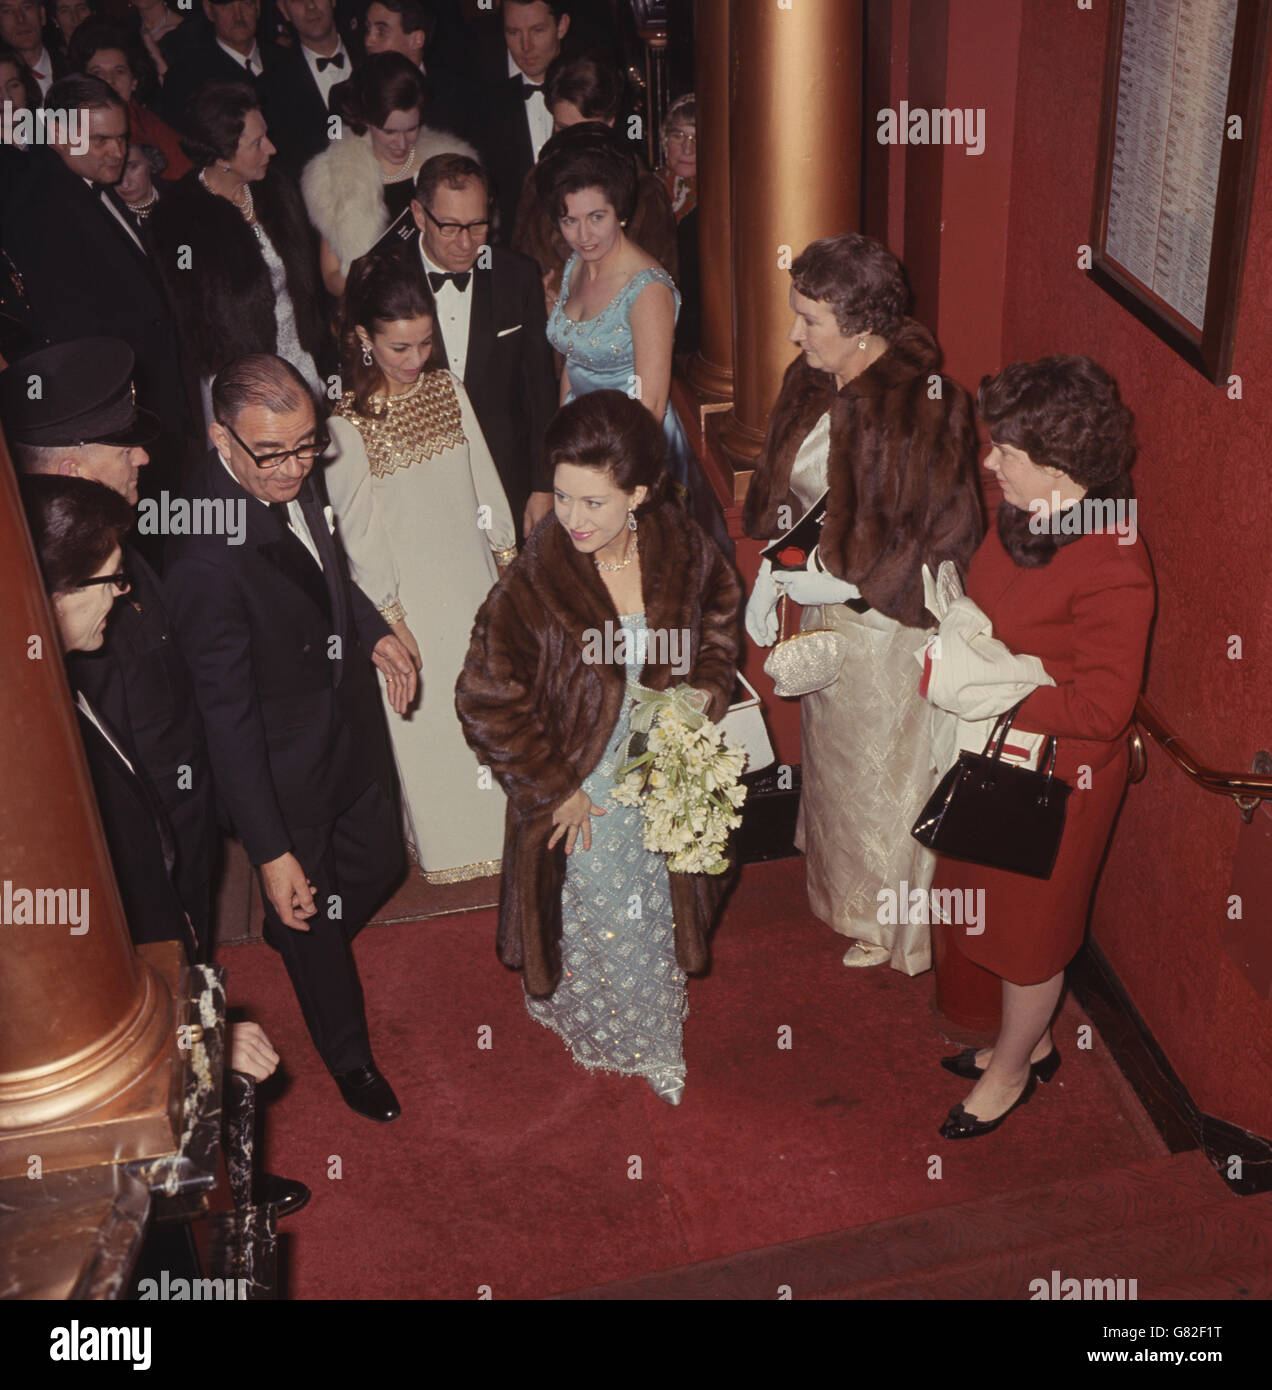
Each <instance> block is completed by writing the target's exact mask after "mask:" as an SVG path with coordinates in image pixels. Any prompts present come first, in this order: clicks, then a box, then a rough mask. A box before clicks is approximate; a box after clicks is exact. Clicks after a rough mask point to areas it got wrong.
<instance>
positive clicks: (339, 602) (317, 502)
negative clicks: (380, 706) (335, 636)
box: [300, 474, 349, 679]
mask: <svg viewBox="0 0 1272 1390" xmlns="http://www.w3.org/2000/svg"><path fill="white" fill-rule="evenodd" d="M300 509H301V511H302V512H304V514H305V523H306V525H307V526H308V527H309V534H310V535H311V536H312V537H313V538H314V545H315V546H317V548H318V554H319V555H320V556H321V557H322V575H323V578H324V579H325V580H326V582H327V584H326V587H327V605H328V610H329V612H330V613H331V630H332V632H335V633H339V635H340V639H341V641H342V642H343V641H345V640H346V639H347V638H348V636H349V632H348V628H349V608H348V603H347V602H346V596H345V589H344V583H343V575H342V573H341V570H340V554H339V552H338V551H337V549H336V539H335V536H334V535H333V534H332V531H331V528H330V527H329V526H328V525H327V518H326V515H325V514H324V512H323V509H322V501H321V499H320V497H319V496H318V493H317V490H316V488H315V486H314V481H313V475H312V474H311V475H310V476H309V477H308V478H306V479H305V482H304V485H303V486H302V487H301V489H300ZM302 548H303V546H302ZM307 558H308V559H309V565H310V568H311V569H312V568H313V567H314V564H313V557H312V556H308V557H307ZM337 679H338V677H337Z"/></svg>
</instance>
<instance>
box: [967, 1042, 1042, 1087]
mask: <svg viewBox="0 0 1272 1390" xmlns="http://www.w3.org/2000/svg"><path fill="white" fill-rule="evenodd" d="M979 1051H980V1048H979V1047H965V1048H964V1049H963V1050H962V1052H960V1053H959V1054H958V1055H957V1056H955V1057H942V1058H941V1065H942V1066H943V1067H944V1068H945V1070H946V1071H952V1072H953V1073H954V1075H955V1076H961V1077H963V1078H964V1079H965V1080H967V1081H979V1080H980V1078H981V1077H982V1076H984V1075H985V1068H984V1067H978V1066H977V1065H976V1054H977V1053H978V1052H979ZM1029 1070H1030V1071H1032V1072H1033V1074H1034V1075H1035V1076H1036V1077H1037V1078H1038V1080H1039V1081H1050V1080H1051V1078H1052V1077H1053V1076H1054V1075H1055V1074H1056V1072H1058V1071H1059V1070H1060V1049H1059V1048H1058V1047H1057V1046H1056V1045H1055V1044H1054V1043H1052V1045H1051V1051H1050V1052H1048V1053H1047V1055H1046V1056H1045V1057H1043V1058H1040V1059H1039V1060H1038V1061H1037V1062H1030V1063H1029Z"/></svg>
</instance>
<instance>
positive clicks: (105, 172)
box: [4, 77, 193, 496]
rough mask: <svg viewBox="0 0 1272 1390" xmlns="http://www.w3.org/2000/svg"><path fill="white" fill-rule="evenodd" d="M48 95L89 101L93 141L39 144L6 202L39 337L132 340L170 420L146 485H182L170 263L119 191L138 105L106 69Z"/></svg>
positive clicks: (154, 406) (157, 406) (151, 406)
mask: <svg viewBox="0 0 1272 1390" xmlns="http://www.w3.org/2000/svg"><path fill="white" fill-rule="evenodd" d="M45 102H46V105H47V106H48V107H50V108H51V109H60V110H86V111H87V119H88V148H87V150H84V151H79V150H78V146H77V145H76V143H75V142H68V143H63V144H54V145H52V146H51V147H48V148H39V149H35V150H32V151H31V153H30V155H28V156H27V158H28V160H29V163H28V165H27V174H26V176H25V178H24V179H23V182H22V185H21V186H20V187H19V189H18V190H17V191H16V192H15V194H14V195H13V197H12V199H11V201H10V202H9V203H8V205H7V208H6V212H5V220H4V249H5V250H6V251H7V252H8V255H9V258H10V260H11V261H12V262H13V265H14V266H15V268H16V269H17V271H18V274H19V275H20V276H21V278H22V283H23V286H24V288H25V293H26V300H27V303H28V304H29V306H30V315H31V320H32V332H33V334H34V335H38V336H39V337H40V338H41V339H43V340H46V341H49V342H54V343H57V342H66V341H69V340H71V339H73V338H86V337H98V336H100V337H112V338H122V339H123V340H124V341H125V342H126V343H127V344H128V346H129V347H130V348H131V349H132V350H133V352H134V354H135V355H136V359H137V364H136V384H137V399H138V402H139V404H141V405H142V406H144V407H145V408H146V409H147V410H149V411H151V412H152V413H153V414H155V415H157V416H158V417H159V421H160V428H161V435H160V438H159V440H158V441H157V443H156V447H155V448H154V449H153V450H152V451H151V452H152V456H153V457H154V460H155V462H154V465H153V466H152V467H151V468H150V469H148V470H147V473H148V474H149V475H150V476H148V477H147V479H146V480H145V482H144V484H143V489H142V491H143V495H144V496H147V495H149V496H153V495H157V494H158V492H159V491H160V490H162V489H163V488H165V487H166V488H170V489H172V490H173V491H175V490H177V488H178V487H179V482H178V478H177V470H178V468H179V466H180V464H181V462H182V461H183V456H184V453H185V450H186V448H187V446H188V442H189V439H190V436H191V434H192V428H193V427H192V423H191V422H192V418H193V417H192V414H191V411H190V406H189V402H188V400H187V397H186V393H185V385H184V379H183V376H182V372H181V360H180V352H179V346H178V340H177V330H176V325H175V324H174V323H173V320H172V314H171V312H170V310H169V308H168V301H167V298H166V296H165V294H164V290H163V284H162V282H161V281H160V279H159V272H158V270H157V269H156V267H155V265H154V263H153V261H152V260H151V257H150V254H149V252H148V250H147V248H146V245H145V243H144V241H143V238H142V235H141V230H140V228H139V227H138V225H137V222H136V219H135V218H134V217H133V215H132V213H131V212H130V211H129V210H128V208H127V206H126V205H125V204H124V202H123V200H122V199H121V198H119V196H118V195H117V194H116V192H115V189H114V185H115V184H116V183H118V182H119V178H120V176H121V174H122V173H123V168H124V158H125V156H126V154H127V152H128V110H127V107H126V106H125V105H124V103H123V102H122V101H121V100H120V98H119V96H118V95H117V93H116V92H115V91H114V90H113V89H112V88H111V87H109V86H108V85H107V84H106V83H105V82H102V81H100V80H99V79H98V78H96V77H68V78H64V79H63V80H62V81H61V82H57V83H54V85H53V86H52V88H50V90H49V95H48V97H47V98H46V99H45Z"/></svg>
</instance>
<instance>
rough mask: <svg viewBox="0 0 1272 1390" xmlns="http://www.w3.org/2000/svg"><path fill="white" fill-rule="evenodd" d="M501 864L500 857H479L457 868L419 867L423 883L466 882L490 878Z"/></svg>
mask: <svg viewBox="0 0 1272 1390" xmlns="http://www.w3.org/2000/svg"><path fill="white" fill-rule="evenodd" d="M502 865H503V860H502V859H480V860H478V861H477V863H476V864H463V865H461V866H460V867H459V868H458V869H421V870H420V876H421V877H422V878H423V879H424V881H425V883H467V882H468V880H469V879H470V878H491V877H492V876H493V875H495V874H497V873H498V872H499V870H500V868H501V867H502Z"/></svg>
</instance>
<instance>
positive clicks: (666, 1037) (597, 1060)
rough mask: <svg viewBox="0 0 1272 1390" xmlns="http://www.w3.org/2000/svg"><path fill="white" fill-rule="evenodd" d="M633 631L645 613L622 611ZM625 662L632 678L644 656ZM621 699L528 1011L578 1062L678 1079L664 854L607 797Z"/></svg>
mask: <svg viewBox="0 0 1272 1390" xmlns="http://www.w3.org/2000/svg"><path fill="white" fill-rule="evenodd" d="M618 621H619V623H620V624H621V625H622V626H623V627H624V628H625V629H626V630H627V631H628V632H631V633H633V634H638V633H642V632H644V631H645V615H644V614H643V613H627V614H621V615H620V616H619V619H618ZM642 640H643V639H641V638H639V637H635V636H634V637H633V638H632V639H629V641H628V643H627V648H628V650H629V651H631V652H632V653H633V654H634V655H635V656H636V657H637V659H636V660H634V661H632V662H629V663H628V665H627V679H628V681H629V682H630V683H634V682H637V681H639V679H640V674H641V671H642V669H643V667H644V664H645V663H644V660H643V657H641V655H640V652H639V649H638V647H637V643H639V642H641V641H642ZM631 710H632V701H631V700H630V699H625V700H624V702H623V708H622V711H621V712H620V714H619V716H618V721H617V723H616V724H615V725H614V732H613V733H612V734H611V735H610V739H609V742H608V743H607V744H606V745H605V752H604V753H603V754H602V756H601V761H600V762H599V763H598V764H597V765H596V767H595V768H593V769H592V772H591V773H590V775H589V776H588V777H587V778H586V779H585V781H584V783H583V790H584V791H585V792H587V794H588V796H590V797H591V798H592V801H593V803H594V804H595V805H597V806H603V807H604V808H605V812H606V813H605V815H603V816H593V817H592V848H591V849H588V850H585V849H584V848H583V838H582V834H581V833H580V835H579V837H578V838H577V839H576V840H575V842H574V851H573V853H572V854H570V856H569V857H568V858H567V860H566V873H565V886H564V888H563V889H562V892H561V921H562V939H561V983H560V984H559V985H558V986H557V987H556V989H555V991H554V992H553V993H552V994H551V995H549V996H548V997H547V998H546V999H536V998H534V997H532V996H531V995H529V994H527V995H526V1008H527V1009H528V1010H529V1011H530V1016H531V1018H534V1019H536V1020H537V1021H538V1022H539V1023H542V1024H543V1025H544V1026H545V1027H546V1028H551V1029H552V1030H553V1031H554V1032H556V1033H559V1034H560V1036H561V1037H562V1038H563V1039H564V1040H565V1044H566V1046H567V1047H568V1048H569V1049H570V1052H571V1053H572V1054H573V1056H574V1060H575V1061H576V1062H578V1063H579V1064H580V1065H582V1066H584V1067H589V1068H594V1069H603V1070H605V1071H616V1072H622V1073H623V1074H625V1075H627V1076H645V1077H655V1078H660V1079H664V1080H665V1079H667V1078H668V1077H669V1076H675V1077H678V1078H683V1077H684V1070H685V1064H684V1049H683V1032H684V1021H685V1019H686V1017H688V1013H689V995H688V990H687V988H686V977H685V972H684V971H683V970H681V968H680V967H679V966H678V965H677V964H676V945H675V934H674V927H673V923H672V915H671V888H670V885H669V884H668V881H667V860H666V858H665V857H664V856H663V855H662V854H657V853H654V852H652V851H650V850H647V849H646V848H645V847H644V845H643V843H642V839H641V836H642V823H643V822H642V815H641V809H640V807H639V806H620V805H618V804H617V803H616V802H613V801H611V800H610V799H609V791H610V788H612V787H613V786H614V772H615V770H616V769H617V768H618V767H619V766H621V764H620V761H619V760H620V758H621V757H622V755H623V750H624V748H625V746H626V744H627V739H628V735H629V734H630V733H631V725H630V723H629V719H630V715H631Z"/></svg>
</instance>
